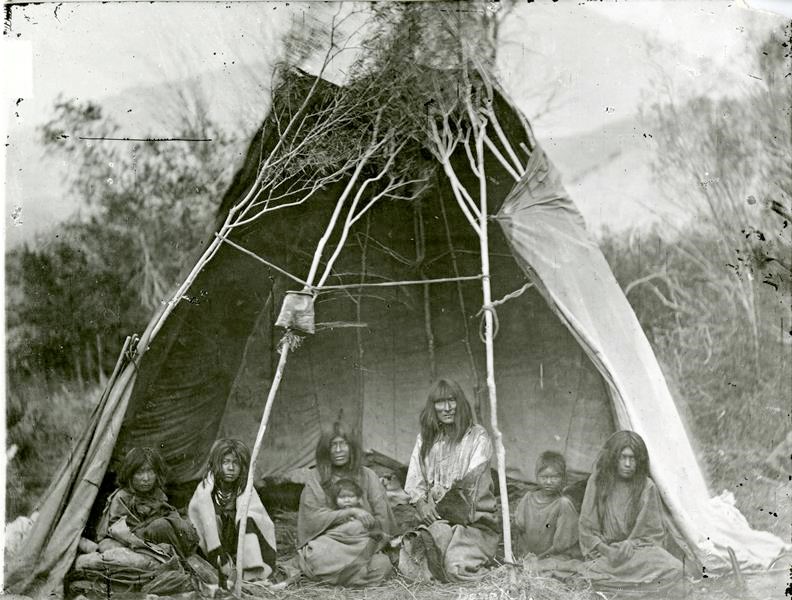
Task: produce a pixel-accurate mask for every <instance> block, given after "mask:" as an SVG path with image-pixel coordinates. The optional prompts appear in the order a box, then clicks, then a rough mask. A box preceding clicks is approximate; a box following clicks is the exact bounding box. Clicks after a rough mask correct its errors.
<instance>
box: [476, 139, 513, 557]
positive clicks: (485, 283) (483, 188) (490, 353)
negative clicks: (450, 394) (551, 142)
mask: <svg viewBox="0 0 792 600" xmlns="http://www.w3.org/2000/svg"><path fill="white" fill-rule="evenodd" d="M485 127H486V124H482V126H481V129H480V130H479V132H478V133H479V135H478V136H477V137H478V139H477V140H476V153H477V160H478V163H479V203H480V208H479V219H480V225H479V243H480V246H481V274H482V278H481V290H482V293H483V297H484V344H485V349H486V356H487V390H488V391H489V401H490V426H491V428H492V436H493V437H494V438H495V455H496V456H497V457H498V488H499V489H500V499H501V514H502V517H503V556H504V559H505V560H506V563H509V564H511V563H514V555H513V553H512V540H511V519H510V515H509V495H508V491H507V488H506V449H505V448H504V446H503V434H502V433H501V431H500V428H499V427H498V395H497V390H496V388H495V350H494V343H493V342H494V336H493V326H494V322H493V321H494V319H493V316H492V308H491V307H492V289H491V287H490V264H489V238H488V235H487V179H486V175H485V173H484V138H485V136H486V135H487V133H486V131H485V129H484V128H485Z"/></svg>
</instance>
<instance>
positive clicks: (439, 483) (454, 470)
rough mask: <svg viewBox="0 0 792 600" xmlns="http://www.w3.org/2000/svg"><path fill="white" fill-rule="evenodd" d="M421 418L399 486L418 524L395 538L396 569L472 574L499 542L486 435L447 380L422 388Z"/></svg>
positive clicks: (423, 576)
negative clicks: (424, 395) (425, 390)
mask: <svg viewBox="0 0 792 600" xmlns="http://www.w3.org/2000/svg"><path fill="white" fill-rule="evenodd" d="M420 423H421V432H420V433H419V434H418V437H417V440H416V443H415V447H414V448H413V452H412V457H411V458H410V466H409V470H408V471H407V482H406V484H405V486H404V491H405V492H407V494H409V495H410V500H411V502H412V504H413V505H414V506H415V508H416V510H417V512H418V516H419V518H420V519H421V521H422V523H423V525H422V526H419V527H418V528H417V529H415V530H413V531H411V532H408V533H406V534H405V535H404V537H403V538H402V549H401V554H400V557H399V571H401V573H402V575H404V576H405V577H407V578H408V579H414V580H427V579H436V580H439V581H444V582H464V581H475V580H477V579H480V578H482V577H483V576H484V575H485V574H486V571H487V566H488V565H489V563H490V562H491V561H492V559H493V558H494V557H495V552H496V550H497V548H498V539H499V531H500V528H499V526H498V518H497V513H496V504H495V496H494V494H493V491H492V478H491V476H490V459H491V458H492V442H491V441H490V438H489V435H488V434H487V431H486V430H485V429H484V428H483V427H482V426H481V425H477V424H475V422H474V421H473V411H472V410H471V408H470V405H469V404H468V401H467V399H466V398H465V395H464V392H463V391H462V389H461V388H460V387H459V384H457V383H456V382H455V381H451V380H448V379H441V380H440V381H438V382H437V383H436V384H435V386H434V388H433V389H432V390H431V391H430V392H429V396H428V398H427V402H426V405H425V406H424V409H423V411H422V412H421V417H420Z"/></svg>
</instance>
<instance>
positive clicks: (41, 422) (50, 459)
mask: <svg viewBox="0 0 792 600" xmlns="http://www.w3.org/2000/svg"><path fill="white" fill-rule="evenodd" d="M100 395H101V389H100V388H99V387H98V386H97V387H93V388H89V389H82V388H81V387H80V386H77V385H70V386H67V385H61V386H57V387H56V386H54V385H47V384H46V383H44V382H42V381H30V382H28V383H27V384H25V385H21V386H15V387H14V388H12V389H9V390H8V391H7V394H6V427H7V442H6V443H7V444H8V447H9V448H13V447H16V454H15V455H14V457H13V458H12V460H11V461H9V463H8V466H7V469H6V519H7V520H9V521H10V520H12V519H14V518H15V517H17V516H19V515H28V514H30V513H31V512H32V511H33V510H34V509H35V506H36V504H37V502H38V501H39V499H40V498H41V496H42V494H43V493H44V491H45V490H46V489H47V486H48V485H49V484H50V482H51V480H52V477H53V476H54V475H55V473H56V472H57V470H58V468H59V467H60V465H61V463H62V462H63V460H64V458H65V457H66V456H68V455H69V453H70V452H71V450H72V449H73V447H74V444H75V443H76V442H77V440H78V438H79V436H80V435H81V434H82V433H83V431H84V429H85V426H86V425H87V423H88V419H89V417H90V415H91V412H92V410H93V408H94V407H95V406H96V404H97V402H98V400H99V396H100Z"/></svg>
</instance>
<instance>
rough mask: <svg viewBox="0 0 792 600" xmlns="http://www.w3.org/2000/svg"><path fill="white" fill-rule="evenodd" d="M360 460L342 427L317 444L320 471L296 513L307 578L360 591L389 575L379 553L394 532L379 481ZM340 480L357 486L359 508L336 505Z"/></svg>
mask: <svg viewBox="0 0 792 600" xmlns="http://www.w3.org/2000/svg"><path fill="white" fill-rule="evenodd" d="M360 459H361V452H360V446H359V445H358V442H357V440H356V439H355V438H354V437H353V436H352V435H350V434H349V433H348V432H347V430H346V429H345V428H344V426H343V425H342V424H341V423H335V424H334V425H333V428H332V429H331V430H329V431H325V432H324V433H323V434H322V436H321V437H320V439H319V443H318V444H317V445H316V469H315V471H313V472H312V475H311V477H310V479H309V480H308V481H307V482H306V484H305V487H304V488H303V491H302V496H300V511H299V513H298V515H297V545H298V551H297V558H298V561H299V565H300V569H301V570H302V572H303V574H304V575H305V576H306V577H308V578H309V579H312V580H314V581H320V582H322V583H328V584H331V585H344V586H355V587H362V586H367V585H371V584H375V583H378V582H380V581H382V580H383V579H385V578H386V577H387V576H388V575H390V572H391V570H392V567H391V564H390V560H389V559H388V557H387V556H385V555H384V554H383V553H381V552H380V549H381V548H382V546H383V544H384V543H385V542H386V541H387V539H389V538H390V536H391V535H392V534H393V532H394V531H395V524H394V520H393V514H392V513H391V508H390V504H389V503H388V498H387V496H386V494H385V489H384V488H383V487H382V484H381V483H380V480H379V478H378V477H377V475H376V473H374V471H372V470H371V469H368V468H366V467H364V466H361V464H360ZM340 480H352V481H354V482H355V483H356V484H357V486H359V488H360V492H361V497H360V498H359V504H360V506H347V507H344V508H341V507H339V506H338V505H337V498H338V490H337V489H336V488H335V487H334V486H335V485H336V484H337V483H338V482H339V481H340ZM350 521H355V522H356V523H352V525H354V527H352V526H350Z"/></svg>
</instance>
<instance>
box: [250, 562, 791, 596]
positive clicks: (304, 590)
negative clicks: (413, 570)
mask: <svg viewBox="0 0 792 600" xmlns="http://www.w3.org/2000/svg"><path fill="white" fill-rule="evenodd" d="M746 583H747V589H740V588H739V587H738V586H737V584H736V582H735V581H734V579H732V578H730V577H725V578H721V579H719V580H705V579H702V580H699V581H698V582H686V583H685V585H684V586H683V587H681V588H680V589H677V590H675V591H673V592H669V593H665V594H654V595H652V594H649V593H644V592H640V593H637V594H633V595H616V594H613V593H607V594H603V593H601V592H595V591H594V590H592V589H591V588H590V587H589V585H588V584H587V583H586V582H584V581H580V582H577V583H575V584H565V583H562V582H560V581H557V580H555V579H551V578H547V577H537V576H532V575H531V574H529V573H528V572H527V571H525V570H523V569H522V568H520V567H516V568H513V569H509V568H508V567H505V566H501V567H498V568H496V569H493V570H492V571H490V572H489V573H488V574H487V575H486V577H484V578H483V579H482V580H481V581H479V582H476V583H467V584H439V583H413V582H409V581H407V580H405V579H404V578H402V577H400V576H396V577H394V578H392V579H389V580H387V581H385V582H383V583H381V584H380V585H375V586H371V587H368V588H364V589H356V588H342V587H330V586H325V585H319V584H314V583H311V582H308V581H305V580H302V581H300V582H299V583H297V584H294V585H292V586H290V587H288V588H286V589H284V590H278V591H272V590H266V589H262V590H261V593H258V594H256V595H249V596H247V595H246V597H247V598H277V599H278V600H374V599H376V600H626V599H628V598H629V599H632V600H635V599H649V598H651V599H652V600H735V599H739V600H774V599H777V598H784V597H785V596H784V591H785V588H786V585H787V584H788V583H789V582H788V580H787V577H786V574H785V573H784V572H783V571H777V572H775V573H768V574H766V575H762V576H754V577H750V578H747V580H746Z"/></svg>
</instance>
